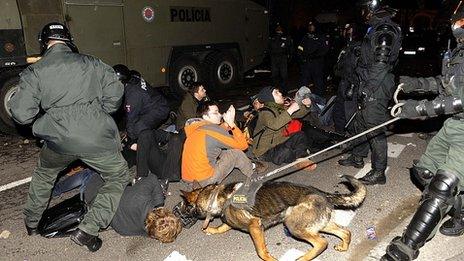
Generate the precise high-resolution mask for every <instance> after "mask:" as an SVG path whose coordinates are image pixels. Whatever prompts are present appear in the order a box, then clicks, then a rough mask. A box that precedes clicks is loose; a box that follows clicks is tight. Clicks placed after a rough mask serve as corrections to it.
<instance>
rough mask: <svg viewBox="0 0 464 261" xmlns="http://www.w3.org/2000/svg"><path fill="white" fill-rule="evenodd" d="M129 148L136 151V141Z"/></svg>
mask: <svg viewBox="0 0 464 261" xmlns="http://www.w3.org/2000/svg"><path fill="white" fill-rule="evenodd" d="M130 149H131V150H133V151H137V143H134V144H132V145H131V146H130Z"/></svg>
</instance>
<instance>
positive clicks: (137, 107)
mask: <svg viewBox="0 0 464 261" xmlns="http://www.w3.org/2000/svg"><path fill="white" fill-rule="evenodd" d="M113 69H114V71H115V72H116V75H117V76H118V78H119V80H120V81H121V82H122V83H123V84H124V96H125V98H124V110H125V112H126V131H127V138H128V145H132V144H134V143H137V140H138V137H139V135H140V133H141V132H142V131H144V130H154V129H156V128H158V127H159V126H160V125H161V124H162V123H164V122H165V121H166V120H167V118H168V116H169V105H168V101H167V100H166V98H165V97H164V95H163V94H162V93H161V92H160V91H159V90H158V89H157V88H153V87H152V86H150V84H149V83H148V82H146V81H145V79H143V78H142V77H141V76H140V74H139V73H137V72H135V73H131V71H130V70H129V69H128V68H127V67H126V66H125V65H123V64H117V65H115V66H113Z"/></svg>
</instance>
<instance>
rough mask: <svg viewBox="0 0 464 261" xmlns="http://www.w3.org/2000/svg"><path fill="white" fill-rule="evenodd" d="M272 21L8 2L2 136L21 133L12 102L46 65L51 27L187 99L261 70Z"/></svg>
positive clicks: (244, 14)
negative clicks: (204, 87)
mask: <svg viewBox="0 0 464 261" xmlns="http://www.w3.org/2000/svg"><path fill="white" fill-rule="evenodd" d="M268 20H269V19H268V11H267V9H266V8H265V7H264V6H263V5H261V4H259V3H258V2H257V1H251V0H170V1H166V0H158V1H156V0H152V1H149V0H137V1H133V0H2V1H0V131H3V132H7V133H14V132H15V128H14V124H13V121H12V120H11V115H10V112H9V109H8V106H7V101H8V100H9V99H10V98H11V97H12V95H14V93H15V91H16V89H17V83H18V79H19V77H18V74H19V73H20V72H21V71H22V70H23V69H24V68H25V67H26V66H28V65H29V64H31V63H34V62H35V61H37V59H39V58H40V53H39V45H38V42H37V35H38V33H39V31H40V30H41V28H42V27H43V26H44V25H45V24H47V23H49V22H51V21H59V22H63V23H65V24H66V25H67V26H68V27H69V29H70V31H71V34H72V35H73V37H74V41H75V43H76V45H77V46H78V48H79V50H80V52H82V53H85V54H90V55H94V56H96V57H99V58H100V59H102V60H103V61H104V62H106V63H107V64H109V65H115V64H118V63H122V64H126V65H127V66H128V67H129V68H131V69H135V70H137V71H139V72H140V73H141V74H142V75H143V76H144V78H146V79H147V80H148V81H149V82H150V83H151V84H152V85H153V86H155V87H157V86H169V87H170V88H171V89H172V90H173V91H174V92H177V93H179V94H182V93H183V92H185V90H186V89H187V88H188V87H189V86H190V85H191V84H192V83H193V82H195V81H200V80H201V81H205V82H207V83H208V85H209V86H208V87H210V88H213V89H227V88H229V87H231V86H234V85H235V84H236V83H237V81H239V80H240V79H241V78H242V76H243V74H244V72H246V71H248V70H250V69H252V68H253V67H255V66H256V65H258V64H260V63H261V62H262V60H263V58H264V55H265V48H266V46H267V39H268V34H269V33H268Z"/></svg>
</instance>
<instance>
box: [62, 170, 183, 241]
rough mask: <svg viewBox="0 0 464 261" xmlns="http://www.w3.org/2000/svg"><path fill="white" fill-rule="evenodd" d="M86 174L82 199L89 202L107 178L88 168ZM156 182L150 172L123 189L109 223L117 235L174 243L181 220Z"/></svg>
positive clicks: (179, 229) (180, 227)
mask: <svg viewBox="0 0 464 261" xmlns="http://www.w3.org/2000/svg"><path fill="white" fill-rule="evenodd" d="M87 170H89V169H87ZM86 173H87V175H89V176H90V177H89V178H88V179H86V180H82V182H83V184H81V185H82V186H83V187H85V190H84V197H83V198H84V199H83V200H84V201H85V202H86V203H87V204H89V203H90V202H91V201H93V200H94V199H95V197H96V195H97V192H98V190H99V189H100V187H101V186H102V185H103V183H104V181H103V179H102V178H101V177H100V175H98V174H97V173H96V172H94V171H91V170H89V171H87V172H86ZM76 175H77V174H76ZM157 181H158V180H157V178H156V176H154V175H149V176H148V177H144V178H141V179H140V180H138V181H137V182H136V183H135V184H134V185H128V186H127V187H126V188H125V189H124V192H123V194H122V196H121V200H120V202H119V206H118V208H117V210H116V213H115V215H114V216H113V219H112V221H111V223H110V226H111V227H112V228H113V229H114V230H115V231H116V232H117V233H118V234H120V235H123V236H149V237H151V238H155V239H158V240H160V241H161V242H163V243H169V242H173V241H174V240H175V239H176V237H177V235H178V234H179V233H180V231H181V229H182V226H181V223H180V221H179V219H178V218H177V217H175V216H174V214H173V213H172V212H171V211H170V210H167V209H165V208H164V207H163V206H164V195H163V193H162V191H161V189H159V186H157ZM64 182H66V180H65V181H64ZM59 183H60V181H59V182H58V184H57V186H60V184H59ZM81 198H82V197H81Z"/></svg>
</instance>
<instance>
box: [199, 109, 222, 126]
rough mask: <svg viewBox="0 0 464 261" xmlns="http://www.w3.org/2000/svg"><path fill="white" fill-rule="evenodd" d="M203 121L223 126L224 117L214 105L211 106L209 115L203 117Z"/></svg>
mask: <svg viewBox="0 0 464 261" xmlns="http://www.w3.org/2000/svg"><path fill="white" fill-rule="evenodd" d="M203 119H205V120H207V121H209V122H211V123H214V124H221V120H222V115H221V114H220V113H219V108H218V107H217V106H216V105H212V106H209V110H208V113H207V114H206V115H203Z"/></svg>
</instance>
